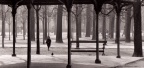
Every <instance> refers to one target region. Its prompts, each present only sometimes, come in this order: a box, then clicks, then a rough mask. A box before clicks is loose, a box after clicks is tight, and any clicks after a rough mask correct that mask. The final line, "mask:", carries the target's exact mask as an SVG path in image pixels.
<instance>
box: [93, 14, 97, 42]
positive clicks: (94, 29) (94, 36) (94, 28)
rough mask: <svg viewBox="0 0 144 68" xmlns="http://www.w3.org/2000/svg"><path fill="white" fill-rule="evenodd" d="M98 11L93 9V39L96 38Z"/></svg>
mask: <svg viewBox="0 0 144 68" xmlns="http://www.w3.org/2000/svg"><path fill="white" fill-rule="evenodd" d="M95 23H96V13H95V11H93V35H92V40H96V24H95Z"/></svg>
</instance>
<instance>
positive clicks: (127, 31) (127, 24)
mask: <svg viewBox="0 0 144 68" xmlns="http://www.w3.org/2000/svg"><path fill="white" fill-rule="evenodd" d="M129 7H131V6H129ZM129 7H128V8H129ZM130 32H131V9H128V10H127V13H126V22H125V38H126V40H125V42H130V41H131V39H130Z"/></svg>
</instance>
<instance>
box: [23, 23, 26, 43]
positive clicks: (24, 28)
mask: <svg viewBox="0 0 144 68" xmlns="http://www.w3.org/2000/svg"><path fill="white" fill-rule="evenodd" d="M25 23H26V22H25V20H23V39H24V40H25V35H26V24H25Z"/></svg>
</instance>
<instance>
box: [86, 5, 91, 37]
mask: <svg viewBox="0 0 144 68" xmlns="http://www.w3.org/2000/svg"><path fill="white" fill-rule="evenodd" d="M90 13H91V5H87V10H86V16H87V22H86V36H85V37H90V32H91V14H90Z"/></svg>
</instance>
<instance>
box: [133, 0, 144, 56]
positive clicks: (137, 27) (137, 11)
mask: <svg viewBox="0 0 144 68" xmlns="http://www.w3.org/2000/svg"><path fill="white" fill-rule="evenodd" d="M141 23H142V22H141V1H140V0H136V2H135V3H134V53H133V56H135V57H142V56H143V50H142V35H141V34H142V32H141Z"/></svg>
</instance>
